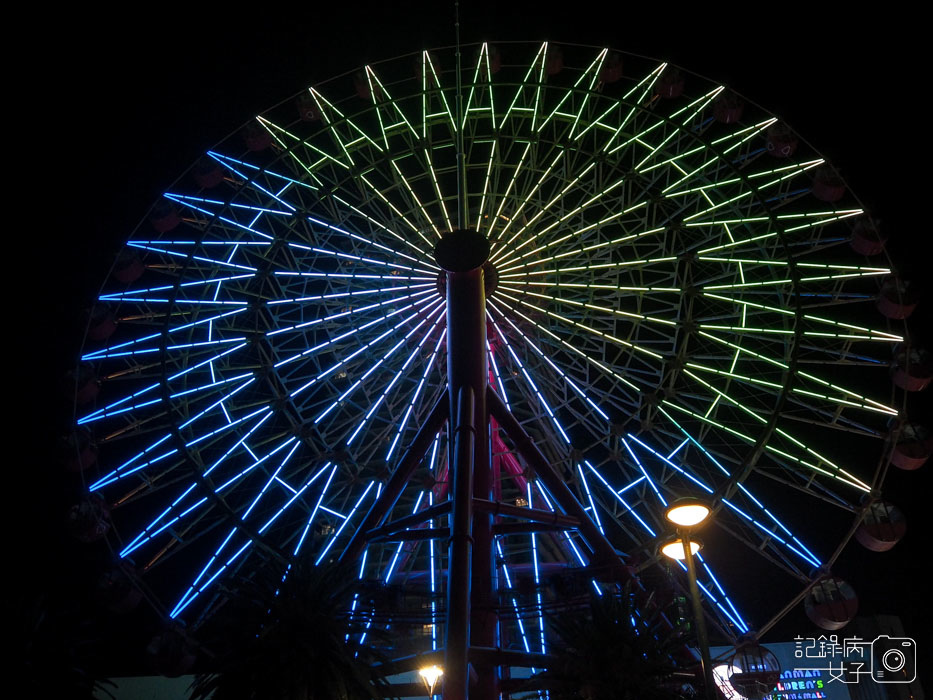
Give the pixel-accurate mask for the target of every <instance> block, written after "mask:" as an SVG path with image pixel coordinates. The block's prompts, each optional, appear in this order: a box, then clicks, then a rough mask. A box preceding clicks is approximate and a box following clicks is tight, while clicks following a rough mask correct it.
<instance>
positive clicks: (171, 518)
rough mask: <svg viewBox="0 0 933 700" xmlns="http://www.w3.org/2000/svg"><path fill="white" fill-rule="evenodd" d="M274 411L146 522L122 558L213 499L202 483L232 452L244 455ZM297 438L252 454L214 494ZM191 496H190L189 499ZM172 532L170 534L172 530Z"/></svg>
mask: <svg viewBox="0 0 933 700" xmlns="http://www.w3.org/2000/svg"><path fill="white" fill-rule="evenodd" d="M271 415H272V414H271V413H269V412H264V415H262V416H261V417H260V419H259V420H258V421H256V422H255V423H254V425H253V426H252V427H251V428H250V429H249V430H248V431H247V432H246V433H245V434H244V435H243V436H242V437H240V438H239V439H237V440H236V441H235V442H234V443H233V445H231V446H230V447H228V448H227V449H226V451H225V452H224V453H223V454H222V455H221V456H220V457H219V458H218V459H216V460H215V461H214V462H213V463H212V464H211V465H210V466H209V467H207V468H206V469H204V471H203V473H202V474H201V475H200V477H201V478H200V479H195V480H194V481H191V482H190V483H189V484H188V486H187V487H185V488H184V490H183V491H182V492H181V494H180V495H178V496H177V497H176V498H174V499H173V500H172V502H171V503H170V504H169V506H168V507H166V508H165V509H164V510H163V511H162V512H161V513H160V514H159V515H158V516H156V518H154V519H153V520H152V521H151V522H150V523H149V524H148V525H146V526H145V527H144V528H143V529H142V530H140V531H139V533H138V534H137V535H136V536H135V537H133V539H132V540H130V542H129V543H128V544H127V545H126V546H124V547H123V549H122V550H121V551H120V557H121V558H125V557H128V556H129V555H130V554H132V553H133V552H134V551H136V550H137V549H139V548H140V547H142V546H143V545H145V544H147V543H148V542H150V541H152V540H153V539H154V538H155V537H157V536H158V535H160V534H161V533H163V532H165V531H166V530H168V529H169V528H170V527H172V526H173V525H174V524H175V523H177V522H179V521H181V520H183V519H185V518H187V517H188V516H189V515H191V514H192V513H194V512H195V511H198V510H204V509H202V506H204V505H205V504H207V503H209V502H210V501H211V496H209V495H206V494H203V490H204V486H203V485H202V484H205V483H210V482H205V481H204V480H206V479H207V478H208V477H210V476H211V474H212V473H213V472H214V471H215V470H216V469H218V468H220V467H221V466H222V465H224V464H225V463H226V462H227V460H228V459H230V458H231V456H233V455H235V454H236V455H242V454H244V453H246V450H245V449H243V451H242V452H241V451H240V448H245V446H246V443H247V440H248V439H249V438H250V437H251V436H252V435H253V434H254V433H255V432H256V431H257V430H259V428H261V427H262V425H263V424H264V423H265V422H266V421H267V420H268V419H269V418H270V417H271ZM293 441H294V438H292V439H289V440H285V441H283V442H282V443H280V444H279V445H278V446H277V447H275V448H273V449H271V450H270V451H269V452H268V453H267V454H266V455H265V456H264V457H262V458H256V457H253V456H252V455H250V457H251V458H252V459H253V461H252V465H251V466H250V467H248V468H247V469H246V470H244V471H241V472H239V473H237V474H236V475H235V476H234V478H233V479H232V480H228V481H226V482H224V484H222V485H220V486H217V487H213V486H212V489H213V490H214V493H216V494H220V492H222V491H223V490H225V489H226V488H229V487H230V486H231V485H233V484H235V483H236V482H237V481H238V480H239V479H241V478H242V477H243V476H244V475H245V474H247V473H248V472H249V471H251V470H252V469H254V468H255V467H257V466H259V465H261V464H262V463H263V462H264V461H265V460H266V459H268V458H269V457H271V456H273V455H275V454H276V452H278V451H280V450H282V449H284V448H285V447H287V446H288V445H289V444H290V443H291V442H293ZM199 485H202V488H201V489H200V490H199V489H198V486H199ZM189 496H191V498H189ZM170 534H171V533H170Z"/></svg>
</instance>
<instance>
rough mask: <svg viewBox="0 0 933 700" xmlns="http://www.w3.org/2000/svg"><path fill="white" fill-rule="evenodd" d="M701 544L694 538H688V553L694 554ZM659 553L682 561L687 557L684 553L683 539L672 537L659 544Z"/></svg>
mask: <svg viewBox="0 0 933 700" xmlns="http://www.w3.org/2000/svg"><path fill="white" fill-rule="evenodd" d="M701 547H702V545H701V544H700V543H699V542H697V541H696V540H693V539H692V540H690V554H696V553H697V552H699V551H700V548H701ZM661 554H663V555H664V556H666V557H670V558H671V559H677V560H678V561H683V560H684V559H686V558H687V557H686V556H685V555H684V541H683V540H681V539H676V538H675V539H672V540H669V541H668V542H666V543H664V544H663V545H661Z"/></svg>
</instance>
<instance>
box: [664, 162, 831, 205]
mask: <svg viewBox="0 0 933 700" xmlns="http://www.w3.org/2000/svg"><path fill="white" fill-rule="evenodd" d="M824 162H825V161H824V160H823V159H822V158H817V159H816V160H808V161H804V162H802V163H792V164H791V165H785V166H783V167H780V168H771V169H769V170H760V171H757V172H752V173H743V174H742V175H735V176H733V177H729V178H727V179H724V180H717V181H715V182H706V183H704V184H702V185H698V186H696V187H689V188H687V189H682V190H676V191H674V192H670V191H669V190H671V189H673V187H674V186H675V185H669V186H668V187H666V188H665V191H664V196H665V197H666V198H667V199H674V198H675V197H686V196H688V195H693V194H700V195H702V196H704V197H705V195H707V194H711V193H715V192H716V191H717V190H719V189H726V188H727V186H733V187H734V186H736V185H741V184H743V183H744V181H746V180H747V181H748V182H749V184H753V185H755V190H749V191H748V192H745V193H743V194H741V195H736V196H735V197H733V198H730V199H729V200H726V201H724V202H720V203H718V204H713V202H712V201H709V200H707V201H709V204H710V205H711V208H707V209H704V210H702V211H701V212H698V213H697V214H694V215H693V216H698V215H700V214H706V213H709V212H710V211H713V210H714V208H719V207H722V206H727V205H730V204H734V203H735V202H736V201H738V199H739V197H748V196H752V195H754V194H755V193H756V190H757V191H759V192H760V191H762V190H764V189H766V188H768V187H772V186H775V185H778V184H780V183H781V182H783V181H785V180H788V179H790V178H794V177H797V176H798V175H800V174H801V173H804V172H806V171H807V170H810V169H811V168H815V167H817V166H819V165H822V164H823V163H824ZM778 174H780V176H779V177H777V178H775V179H773V180H769V181H767V182H764V183H762V184H758V183H757V182H756V181H757V180H759V179H761V178H766V177H770V176H773V175H778ZM675 184H677V183H675Z"/></svg>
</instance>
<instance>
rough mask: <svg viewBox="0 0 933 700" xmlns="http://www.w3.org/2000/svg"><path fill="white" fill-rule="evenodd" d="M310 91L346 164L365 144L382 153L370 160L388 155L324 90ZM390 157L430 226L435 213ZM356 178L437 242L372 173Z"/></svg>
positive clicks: (350, 165) (352, 163) (418, 231)
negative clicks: (379, 184) (399, 206)
mask: <svg viewBox="0 0 933 700" xmlns="http://www.w3.org/2000/svg"><path fill="white" fill-rule="evenodd" d="M309 91H310V94H311V96H312V98H313V99H314V100H315V102H316V103H317V106H318V109H319V110H320V113H321V115H322V117H323V118H324V120H325V122H326V123H327V126H328V127H329V129H328V131H329V132H330V134H331V136H332V138H333V140H334V141H335V142H336V144H337V145H338V147H339V148H340V151H341V152H342V153H343V157H344V159H345V163H344V165H346V167H347V168H348V169H349V168H353V167H355V166H356V162H355V161H354V159H353V157H352V156H351V149H353V150H357V149H360V148H364V147H372V148H374V149H375V150H376V152H377V153H378V154H379V155H378V157H377V158H372V157H369V158H367V159H368V160H370V161H372V160H377V161H378V160H382V158H383V157H384V155H385V150H384V149H383V148H382V146H380V145H379V144H378V143H377V142H376V141H374V140H373V139H372V138H371V137H370V136H369V135H367V134H366V132H365V131H364V130H363V129H362V128H360V127H359V126H357V125H356V124H355V123H354V122H353V121H352V120H351V119H349V118H347V117H346V116H344V114H343V113H342V112H340V110H338V109H337V108H336V107H335V106H334V105H332V104H331V103H330V102H328V101H327V100H326V99H325V98H324V96H323V95H321V93H319V92H318V91H317V90H315V89H314V88H309ZM341 130H343V131H344V133H343V135H341V133H340V131H341ZM362 155H364V156H365V154H362ZM334 160H338V159H337V158H336V157H334ZM389 160H390V163H391V167H392V168H393V172H394V174H395V175H397V176H399V177H401V180H402V182H403V184H404V186H405V188H406V191H407V192H408V193H409V194H410V196H412V197H413V198H414V201H416V202H417V204H418V209H419V211H420V213H422V214H423V216H424V217H425V220H426V222H427V223H428V224H429V225H430V226H432V227H433V226H434V224H433V222H432V221H431V217H430V216H429V215H428V214H427V212H426V211H425V210H424V207H423V205H421V202H420V200H419V199H418V198H417V196H416V195H415V193H414V190H413V189H412V188H411V186H410V184H409V183H408V181H407V180H406V179H405V178H404V176H402V175H401V171H400V170H398V166H397V164H396V163H395V161H394V160H392V159H391V158H390V159H389ZM354 181H355V182H356V183H362V184H364V185H366V187H367V188H368V190H369V192H370V194H372V195H375V196H376V197H378V198H379V199H380V200H381V201H382V202H383V203H384V204H385V205H386V206H388V207H389V208H390V209H391V210H392V211H393V213H394V214H395V215H396V216H398V217H399V218H400V219H401V220H402V221H403V222H405V224H406V225H407V226H408V227H409V228H410V229H411V230H412V231H413V232H414V233H416V234H417V235H418V236H419V237H420V238H421V239H422V240H423V241H424V243H425V244H426V245H427V246H428V247H429V248H430V247H432V246H433V244H432V243H431V241H430V240H429V239H428V238H427V237H426V236H425V235H424V233H423V232H422V231H421V229H420V228H419V227H418V226H416V225H415V224H414V223H412V221H410V220H409V219H408V217H407V216H405V214H404V213H403V212H402V211H401V210H400V209H399V208H398V207H397V206H396V205H395V204H393V203H392V202H390V201H389V199H388V198H387V197H386V196H385V195H384V194H383V192H382V189H383V188H380V187H377V186H376V185H375V184H374V183H373V182H372V181H371V180H370V179H369V178H368V177H366V175H363V174H359V175H357V176H356V177H355V178H354ZM435 230H436V229H435Z"/></svg>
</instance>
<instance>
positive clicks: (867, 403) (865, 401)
mask: <svg viewBox="0 0 933 700" xmlns="http://www.w3.org/2000/svg"><path fill="white" fill-rule="evenodd" d="M699 334H700V335H702V336H703V337H705V338H708V339H710V340H712V341H714V342H716V343H719V344H720V345H724V346H726V347H730V348H732V349H733V350H735V351H736V352H738V353H741V354H742V355H747V356H749V357H752V358H754V359H756V360H760V361H762V362H765V363H767V364H769V365H772V366H774V367H778V368H780V369H781V370H784V371H788V372H789V371H790V365H789V364H787V363H786V362H783V361H781V360H778V359H775V358H774V357H769V356H767V355H763V354H761V353H758V352H755V351H754V350H751V349H749V348H747V347H744V346H742V345H738V344H736V343H732V342H730V341H728V340H725V339H724V338H720V337H719V336H718V335H716V334H713V333H709V332H708V331H699ZM795 374H796V376H798V377H801V378H803V379H805V380H808V381H812V382H814V383H816V384H818V385H820V386H821V387H825V388H826V389H831V390H833V391H836V392H839V393H840V394H842V395H844V396H845V397H847V398H846V399H839V398H836V397H832V396H827V395H825V394H817V396H819V397H822V398H827V399H828V400H830V401H838V400H844V401H846V402H847V403H848V402H851V400H852V399H857V400H858V402H859V407H862V408H866V409H868V410H874V411H876V412H880V413H888V414H891V412H894V413H896V411H895V409H893V408H892V407H889V406H886V405H885V404H883V403H880V402H878V401H874V400H872V399H869V398H867V397H864V396H862V395H861V394H859V393H858V392H855V391H852V390H850V389H846V388H845V387H843V386H841V385H839V384H837V383H835V382H830V381H828V380H826V379H822V378H820V377H818V376H816V375H814V374H812V373H810V372H804V371H802V370H801V369H799V368H797V369H795ZM872 407H873V408H872Z"/></svg>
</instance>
